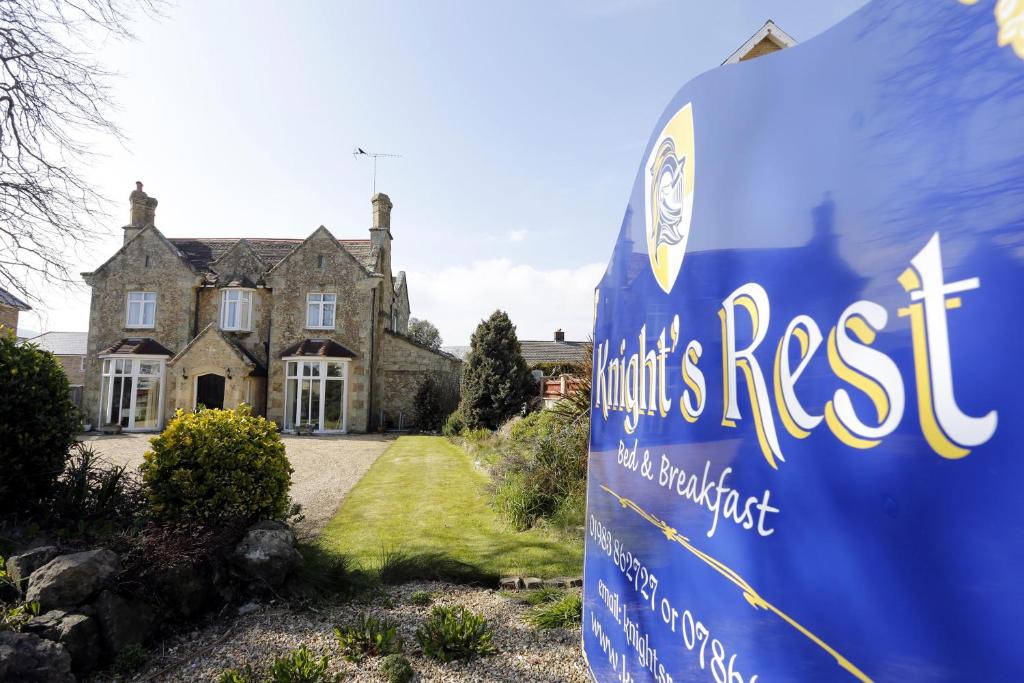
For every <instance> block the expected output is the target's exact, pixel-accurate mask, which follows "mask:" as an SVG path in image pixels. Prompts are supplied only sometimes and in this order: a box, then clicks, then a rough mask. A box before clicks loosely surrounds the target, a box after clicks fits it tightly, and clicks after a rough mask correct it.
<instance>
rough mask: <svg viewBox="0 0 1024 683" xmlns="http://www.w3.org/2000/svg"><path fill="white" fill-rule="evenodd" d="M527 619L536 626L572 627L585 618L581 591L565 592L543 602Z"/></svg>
mask: <svg viewBox="0 0 1024 683" xmlns="http://www.w3.org/2000/svg"><path fill="white" fill-rule="evenodd" d="M526 620H527V621H528V622H530V624H532V625H533V626H534V627H535V628H570V627H575V626H579V625H580V622H582V620H583V599H582V598H581V597H580V594H579V593H565V594H564V595H562V597H560V598H558V599H556V600H553V601H548V602H544V603H541V604H539V605H537V606H536V607H534V608H533V609H532V610H530V613H529V614H528V615H527V616H526Z"/></svg>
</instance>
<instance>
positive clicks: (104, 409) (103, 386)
mask: <svg viewBox="0 0 1024 683" xmlns="http://www.w3.org/2000/svg"><path fill="white" fill-rule="evenodd" d="M109 389H110V378H109V377H104V378H103V379H101V380H100V425H103V424H106V423H107V422H108V419H107V416H108V415H109V414H110V413H109V410H110V405H109V401H108V400H107V391H108V390H109Z"/></svg>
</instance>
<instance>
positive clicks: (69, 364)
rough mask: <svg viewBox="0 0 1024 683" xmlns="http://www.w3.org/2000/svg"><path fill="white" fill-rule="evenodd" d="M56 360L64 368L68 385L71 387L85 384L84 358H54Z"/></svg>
mask: <svg viewBox="0 0 1024 683" xmlns="http://www.w3.org/2000/svg"><path fill="white" fill-rule="evenodd" d="M54 358H56V359H57V362H58V363H60V366H61V367H62V368H64V374H65V375H67V377H68V384H70V385H71V386H76V385H77V386H81V385H83V384H85V371H84V370H83V369H82V358H83V356H54Z"/></svg>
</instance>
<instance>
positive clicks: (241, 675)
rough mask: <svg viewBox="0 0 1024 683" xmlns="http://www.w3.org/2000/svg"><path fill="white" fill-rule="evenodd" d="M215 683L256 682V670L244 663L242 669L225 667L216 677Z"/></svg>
mask: <svg viewBox="0 0 1024 683" xmlns="http://www.w3.org/2000/svg"><path fill="white" fill-rule="evenodd" d="M217 683H258V682H257V680H256V672H255V671H253V668H252V666H251V665H249V664H246V665H245V667H244V668H242V669H226V670H225V671H223V672H221V675H220V676H219V677H218V678H217Z"/></svg>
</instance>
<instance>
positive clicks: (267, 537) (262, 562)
mask: <svg viewBox="0 0 1024 683" xmlns="http://www.w3.org/2000/svg"><path fill="white" fill-rule="evenodd" d="M300 562H302V555H300V554H299V551H298V550H296V549H295V534H293V533H292V532H291V530H289V529H288V527H287V526H285V525H283V524H279V523H277V522H261V523H260V524H257V525H255V526H253V527H251V528H250V529H249V530H248V531H247V532H246V533H245V536H244V537H243V538H242V541H241V542H240V543H239V544H238V545H237V546H235V551H234V552H233V553H232V555H231V566H232V567H233V568H234V569H235V571H236V572H237V573H238V574H239V575H240V576H242V577H243V578H245V579H248V580H249V581H252V582H254V583H257V584H262V585H265V586H269V587H270V588H277V587H278V586H280V585H281V584H282V583H284V580H285V579H286V578H287V577H288V574H289V572H291V571H292V569H294V568H295V567H296V566H297V565H298V564H299V563H300Z"/></svg>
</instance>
